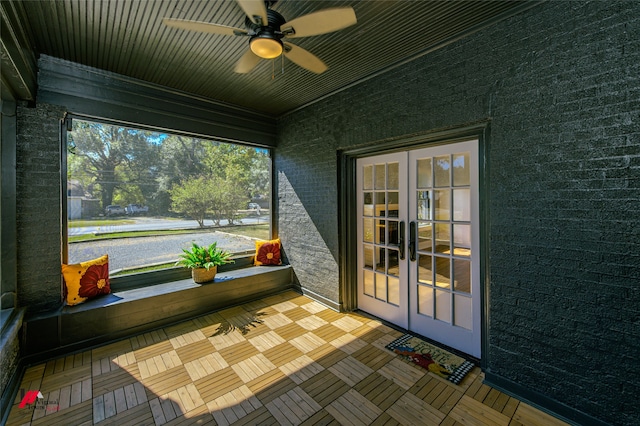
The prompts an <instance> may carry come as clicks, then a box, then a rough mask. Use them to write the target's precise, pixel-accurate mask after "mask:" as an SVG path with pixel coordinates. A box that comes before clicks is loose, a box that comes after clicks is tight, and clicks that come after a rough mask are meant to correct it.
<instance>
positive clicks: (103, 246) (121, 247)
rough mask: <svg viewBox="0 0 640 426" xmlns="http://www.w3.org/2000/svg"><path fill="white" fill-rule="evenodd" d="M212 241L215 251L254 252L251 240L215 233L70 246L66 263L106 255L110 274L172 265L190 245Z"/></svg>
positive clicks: (239, 236)
mask: <svg viewBox="0 0 640 426" xmlns="http://www.w3.org/2000/svg"><path fill="white" fill-rule="evenodd" d="M214 241H215V242H217V243H218V247H221V248H224V249H226V250H229V251H234V252H238V251H245V250H254V249H255V242H254V240H253V239H251V238H248V237H244V236H241V235H232V234H227V233H225V232H218V231H212V232H211V233H194V234H179V235H164V236H158V237H136V238H118V239H113V240H99V241H87V242H79V243H71V244H69V263H76V262H81V261H85V260H89V259H94V258H96V257H99V256H102V255H103V254H108V255H109V270H110V271H112V272H113V271H114V270H117V269H121V268H130V267H135V266H141V265H149V264H153V263H162V262H173V261H175V260H177V259H178V255H179V254H180V253H181V252H182V248H187V249H188V248H189V247H191V243H192V242H195V243H196V244H200V245H205V244H206V245H209V244H211V243H213V242H214Z"/></svg>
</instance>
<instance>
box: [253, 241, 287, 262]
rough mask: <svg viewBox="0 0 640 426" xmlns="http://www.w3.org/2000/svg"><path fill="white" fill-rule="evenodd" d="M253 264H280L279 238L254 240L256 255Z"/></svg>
mask: <svg viewBox="0 0 640 426" xmlns="http://www.w3.org/2000/svg"><path fill="white" fill-rule="evenodd" d="M253 264H254V265H256V266H261V265H282V258H281V257H280V238H277V239H275V240H269V241H262V240H260V241H256V257H255V260H254V262H253Z"/></svg>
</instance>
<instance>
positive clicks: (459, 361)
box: [386, 334, 474, 385]
mask: <svg viewBox="0 0 640 426" xmlns="http://www.w3.org/2000/svg"><path fill="white" fill-rule="evenodd" d="M386 348H387V349H389V350H391V351H393V352H395V353H397V354H398V355H401V356H403V357H405V358H406V359H407V360H408V361H411V362H413V363H415V364H418V365H419V366H421V367H424V368H426V369H427V370H429V371H430V372H432V373H434V374H437V375H438V376H440V377H442V378H445V379H447V380H449V381H450V382H451V383H454V384H456V385H457V384H458V383H460V381H462V379H464V376H466V375H467V373H468V372H469V371H471V369H472V368H473V367H474V364H473V363H472V362H470V361H467V360H466V359H464V358H462V357H459V356H457V355H454V354H452V353H451V352H447V351H445V350H444V349H440V348H439V347H437V346H434V345H432V344H430V343H427V342H425V341H424V340H422V339H420V338H418V337H415V336H412V335H410V334H405V335H404V336H402V337H401V338H399V339H396V340H394V341H393V342H391V343H389V344H388V345H387V346H386Z"/></svg>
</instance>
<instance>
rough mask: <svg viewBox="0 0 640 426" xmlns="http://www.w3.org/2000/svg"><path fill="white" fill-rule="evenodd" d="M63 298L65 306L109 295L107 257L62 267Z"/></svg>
mask: <svg viewBox="0 0 640 426" xmlns="http://www.w3.org/2000/svg"><path fill="white" fill-rule="evenodd" d="M62 276H63V277H64V290H65V291H64V293H65V294H64V298H65V300H66V302H67V305H71V306H72V305H77V304H79V303H82V302H85V301H87V300H89V299H91V298H93V297H96V296H99V295H101V294H109V293H111V285H110V284H109V256H108V255H106V254H105V255H104V256H101V257H99V258H97V259H93V260H88V261H86V262H81V263H76V264H73V265H65V264H63V265H62Z"/></svg>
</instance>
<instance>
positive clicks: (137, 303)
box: [25, 265, 293, 359]
mask: <svg viewBox="0 0 640 426" xmlns="http://www.w3.org/2000/svg"><path fill="white" fill-rule="evenodd" d="M292 276H293V274H292V271H291V266H289V265H283V266H274V267H272V266H251V267H247V268H241V269H234V270H231V271H226V272H224V271H223V272H218V274H217V275H216V278H215V281H213V282H211V283H205V284H196V283H195V282H193V280H192V279H191V278H185V279H179V280H174V281H169V282H164V283H158V284H156V285H151V286H143V287H135V288H129V289H125V290H115V291H113V293H112V294H110V295H106V296H102V297H99V298H96V299H92V300H89V301H87V302H85V303H82V304H80V305H76V306H65V307H63V308H61V309H59V310H58V311H56V312H54V313H52V314H49V315H47V316H44V317H38V318H33V319H31V320H28V321H26V323H27V327H26V333H25V341H26V344H25V353H26V356H29V357H34V358H35V359H42V358H46V357H51V356H55V355H57V354H58V353H63V352H69V351H73V350H83V349H86V348H88V347H91V346H94V345H97V344H101V343H105V342H108V341H113V340H117V339H121V338H124V337H128V336H132V335H135V334H140V333H143V332H147V331H151V330H153V329H157V328H159V327H163V326H166V325H168V324H171V323H175V322H179V321H184V320H186V319H189V318H194V317H196V316H200V315H204V314H206V313H209V312H212V311H215V310H219V309H222V308H225V307H227V306H232V305H236V304H239V303H245V302H248V301H251V300H255V299H259V298H262V297H265V296H268V295H271V294H275V293H279V292H282V291H285V290H288V289H291V288H292V286H293V284H292V282H293V280H292Z"/></svg>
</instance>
